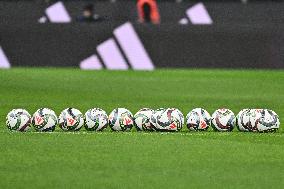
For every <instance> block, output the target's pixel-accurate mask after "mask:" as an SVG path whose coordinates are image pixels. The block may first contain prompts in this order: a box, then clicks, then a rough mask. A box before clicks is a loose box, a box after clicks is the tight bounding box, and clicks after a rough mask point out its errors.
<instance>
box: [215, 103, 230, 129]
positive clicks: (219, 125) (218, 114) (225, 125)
mask: <svg viewBox="0 0 284 189" xmlns="http://www.w3.org/2000/svg"><path fill="white" fill-rule="evenodd" d="M211 123H212V124H211V125H212V127H213V129H214V130H215V131H232V130H233V129H234V125H235V115H234V113H233V112H232V111H231V110H229V109H225V108H223V109H218V110H216V111H215V112H214V113H213V114H212V120H211Z"/></svg>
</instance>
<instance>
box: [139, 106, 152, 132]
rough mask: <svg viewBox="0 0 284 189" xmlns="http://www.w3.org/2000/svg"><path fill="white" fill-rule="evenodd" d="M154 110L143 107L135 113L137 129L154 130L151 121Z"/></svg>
mask: <svg viewBox="0 0 284 189" xmlns="http://www.w3.org/2000/svg"><path fill="white" fill-rule="evenodd" d="M153 112H154V110H152V109H150V108H142V109H141V110H139V111H138V112H137V113H136V114H135V115H134V125H135V127H136V129H137V131H153V130H155V129H154V128H153V125H152V124H151V123H150V119H151V116H152V114H153Z"/></svg>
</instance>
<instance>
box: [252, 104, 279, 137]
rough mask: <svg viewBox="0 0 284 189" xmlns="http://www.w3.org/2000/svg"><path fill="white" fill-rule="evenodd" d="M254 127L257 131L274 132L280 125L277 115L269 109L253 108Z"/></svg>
mask: <svg viewBox="0 0 284 189" xmlns="http://www.w3.org/2000/svg"><path fill="white" fill-rule="evenodd" d="M255 112H256V117H257V119H256V122H255V124H256V127H257V130H258V131H259V132H275V131H277V130H278V128H279V126H280V121H279V117H278V115H277V114H276V113H275V112H274V111H272V110H269V109H255Z"/></svg>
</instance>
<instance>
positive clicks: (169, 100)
mask: <svg viewBox="0 0 284 189" xmlns="http://www.w3.org/2000/svg"><path fill="white" fill-rule="evenodd" d="M283 100H284V72H283V71H264V70H258V71H253V70H246V71H245V70H203V69H201V70H157V71H154V72H134V71H81V70H78V69H54V68H49V69H47V68H40V69H38V68H37V69H36V68H32V69H25V68H16V69H12V70H0V188H3V189H4V188H13V189H15V188H257V189H259V188H283V186H284V129H283V128H282V129H280V130H279V131H278V132H277V133H268V134H267V133H266V134H265V133H264V134H260V133H240V132H237V131H236V130H234V132H232V133H217V132H213V131H212V130H211V129H210V130H209V131H208V132H189V131H188V130H187V128H185V127H184V129H183V130H182V132H179V133H143V132H140V133H138V132H136V131H134V130H132V131H131V132H125V133H118V132H111V131H109V129H108V130H107V131H104V132H100V133H93V132H86V131H84V128H82V130H81V131H80V132H76V133H64V132H61V131H60V130H59V129H58V128H57V132H55V133H35V132H28V133H15V132H9V131H8V130H7V128H6V126H5V117H6V114H7V113H8V112H9V111H10V110H11V109H13V108H18V107H22V108H25V109H27V110H28V111H29V112H30V113H31V114H33V112H34V111H35V110H36V109H38V108H40V107H49V108H51V109H53V110H54V111H56V113H57V114H58V115H59V113H60V111H61V110H63V109H64V108H66V107H75V108H78V109H80V110H81V111H82V112H85V111H86V110H87V109H89V108H92V107H101V108H103V109H105V110H106V111H107V112H108V113H110V111H111V110H112V109H114V108H116V107H126V108H128V109H129V110H130V111H132V113H135V112H136V111H138V110H139V109H140V108H142V107H150V108H159V107H177V108H179V109H180V110H181V111H182V112H183V113H184V114H185V115H186V113H187V112H188V111H189V110H191V109H193V108H195V107H204V108H205V109H207V110H208V111H209V112H210V113H211V114H212V113H213V111H214V110H215V109H217V108H220V107H228V108H230V109H231V110H232V111H233V112H234V113H235V114H237V113H238V111H239V110H241V109H242V108H247V107H251V108H270V109H273V110H275V112H276V113H278V115H279V116H280V121H281V122H282V127H283V123H284V101H283Z"/></svg>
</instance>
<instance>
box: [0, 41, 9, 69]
mask: <svg viewBox="0 0 284 189" xmlns="http://www.w3.org/2000/svg"><path fill="white" fill-rule="evenodd" d="M10 67H11V65H10V63H9V60H8V58H7V56H6V55H5V53H4V51H3V49H2V47H1V46H0V68H10Z"/></svg>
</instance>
